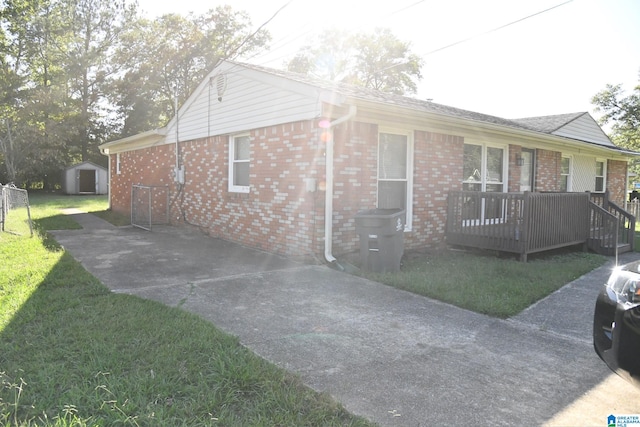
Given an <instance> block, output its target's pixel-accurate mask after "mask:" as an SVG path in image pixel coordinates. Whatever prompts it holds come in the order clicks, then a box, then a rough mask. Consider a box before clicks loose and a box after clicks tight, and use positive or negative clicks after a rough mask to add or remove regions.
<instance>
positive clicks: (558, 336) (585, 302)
mask: <svg viewBox="0 0 640 427" xmlns="http://www.w3.org/2000/svg"><path fill="white" fill-rule="evenodd" d="M74 219H76V220H77V221H78V222H79V223H80V224H81V225H82V226H83V227H84V229H82V230H68V231H57V232H55V233H53V234H54V236H55V238H56V240H57V241H58V242H59V243H60V244H61V245H62V246H64V247H65V249H66V250H67V251H68V252H69V253H70V254H71V255H73V256H74V257H75V258H76V259H78V260H79V261H80V262H81V263H82V264H83V265H84V266H85V267H86V268H87V269H88V270H89V271H90V272H91V273H93V274H94V275H95V276H96V277H98V278H99V279H100V280H101V281H102V282H103V283H104V284H105V285H106V286H108V287H109V288H110V289H112V290H113V291H114V292H121V293H127V294H132V295H137V296H140V297H143V298H148V299H153V300H158V301H161V302H163V303H165V304H167V305H170V306H177V305H179V306H181V307H182V308H184V309H185V310H189V311H192V312H194V313H197V314H199V315H200V316H202V317H203V318H205V319H207V320H210V321H211V322H212V323H214V324H215V325H216V326H217V327H219V328H221V329H222V330H224V331H226V332H229V333H231V334H234V335H236V336H238V337H239V338H240V340H241V342H242V343H243V344H244V345H246V346H247V347H249V348H250V349H251V350H253V351H254V352H255V353H257V354H259V355H260V356H262V357H264V358H266V359H268V360H270V361H272V362H273V363H275V364H277V365H279V366H281V367H283V368H286V369H288V370H290V371H292V372H295V373H297V374H299V375H300V376H301V378H302V379H303V381H304V382H305V383H306V384H307V385H309V386H310V387H312V388H313V389H315V390H318V391H321V392H326V393H329V394H331V395H332V396H334V397H335V398H336V399H337V400H338V401H340V402H341V403H342V404H344V405H345V407H346V408H347V409H348V410H350V411H351V412H353V413H355V414H358V415H362V416H364V417H366V418H368V419H371V420H373V421H375V422H377V423H379V424H380V425H382V426H431V425H474V426H475V425H491V426H496V425H542V424H545V423H547V424H549V425H595V426H603V425H606V417H607V416H608V415H610V414H629V413H631V414H634V413H640V403H638V402H639V401H638V394H634V393H637V392H636V391H635V389H633V388H631V386H627V384H626V383H625V382H624V381H622V380H620V379H618V378H617V377H616V376H615V375H613V376H612V375H611V373H610V372H609V370H608V368H607V367H606V366H605V365H604V364H603V363H602V362H601V361H600V360H599V359H598V357H597V356H596V354H595V352H594V351H593V347H592V344H591V322H592V310H593V307H594V303H595V298H596V295H597V293H598V290H599V287H600V285H601V283H603V281H604V280H605V279H606V277H607V275H608V271H609V269H610V267H611V266H607V267H603V268H601V269H598V270H596V271H594V272H593V273H591V274H589V275H587V276H584V277H582V278H580V279H578V280H576V281H574V282H572V283H570V284H569V285H567V286H566V287H564V288H562V289H561V290H559V291H558V292H556V293H555V294H553V295H551V296H549V297H548V298H547V299H545V300H544V301H541V302H539V303H537V304H536V305H534V306H532V307H530V308H529V309H527V310H525V311H524V312H523V313H521V314H520V315H518V316H516V317H514V318H512V319H509V320H499V319H493V318H490V317H487V316H483V315H479V314H476V313H473V312H469V311H466V310H462V309H459V308H456V307H452V306H450V305H447V304H443V303H440V302H437V301H434V300H431V299H428V298H424V297H420V296H416V295H413V294H410V293H407V292H404V291H400V290H396V289H393V288H390V287H387V286H384V285H381V284H378V283H375V282H371V281H368V280H364V279H361V278H358V277H354V276H350V275H347V274H344V273H340V272H337V271H334V270H331V269H329V268H326V267H323V266H312V265H302V264H297V263H295V262H292V261H290V260H288V259H285V258H281V257H278V256H274V255H269V254H265V253H262V252H259V251H254V250H250V249H247V248H243V247H240V246H237V245H234V244H232V243H229V242H226V241H222V240H219V239H213V238H210V237H206V236H203V235H202V234H200V233H197V232H195V231H193V230H186V229H183V228H173V227H158V228H154V230H153V231H152V232H146V231H142V230H139V229H135V228H131V227H121V228H115V227H112V226H111V225H109V224H108V223H106V222H104V221H102V220H100V219H98V218H96V217H95V216H93V215H87V214H75V215H74ZM633 256H637V255H636V254H633V255H631V256H627V257H625V259H624V261H626V260H629V259H630V257H633ZM601 384H605V385H606V386H605V388H604V389H602V387H603V386H602V385H601Z"/></svg>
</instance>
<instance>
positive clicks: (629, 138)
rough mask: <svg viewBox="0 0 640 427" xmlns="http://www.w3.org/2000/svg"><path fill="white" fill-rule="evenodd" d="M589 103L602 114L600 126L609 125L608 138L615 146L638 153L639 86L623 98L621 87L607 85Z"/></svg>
mask: <svg viewBox="0 0 640 427" xmlns="http://www.w3.org/2000/svg"><path fill="white" fill-rule="evenodd" d="M591 103H592V104H594V105H595V106H596V108H595V111H596V112H601V113H603V116H602V117H601V119H600V124H601V125H607V124H611V131H612V133H611V135H610V137H611V139H612V141H613V142H614V143H615V144H616V145H618V146H620V147H623V148H627V149H630V150H635V151H640V85H638V86H636V87H635V88H634V89H633V92H632V93H631V94H630V95H627V96H625V94H624V92H623V90H622V85H610V84H608V85H607V86H606V88H605V89H604V90H603V91H601V92H599V93H597V94H596V95H595V96H594V97H593V98H592V99H591Z"/></svg>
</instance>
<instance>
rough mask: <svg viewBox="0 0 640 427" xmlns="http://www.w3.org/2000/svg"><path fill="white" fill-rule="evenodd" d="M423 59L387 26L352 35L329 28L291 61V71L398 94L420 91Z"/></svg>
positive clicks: (288, 65)
mask: <svg viewBox="0 0 640 427" xmlns="http://www.w3.org/2000/svg"><path fill="white" fill-rule="evenodd" d="M421 67H422V59H420V57H418V56H417V55H415V54H412V53H410V45H409V44H408V43H406V42H402V41H401V40H399V39H398V38H397V37H395V36H394V35H393V34H392V33H391V31H390V30H388V29H377V30H375V31H374V32H373V33H371V34H366V33H359V34H355V35H349V33H346V32H340V31H337V30H328V31H325V32H324V33H322V34H321V35H320V36H319V38H318V40H317V41H316V42H315V43H313V44H311V45H307V46H305V47H303V48H302V49H301V50H300V51H299V52H298V53H297V54H296V56H295V57H294V58H293V59H291V60H290V61H289V63H288V64H287V69H288V70H289V71H294V72H300V73H303V74H308V75H314V76H316V77H319V78H323V79H327V80H333V81H341V82H345V83H350V84H355V85H359V86H364V87H367V88H371V89H377V90H381V91H383V92H390V93H395V94H400V95H404V94H409V93H415V92H416V91H417V85H416V80H419V79H421V78H422V75H421V73H420V69H421Z"/></svg>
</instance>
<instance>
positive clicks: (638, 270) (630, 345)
mask: <svg viewBox="0 0 640 427" xmlns="http://www.w3.org/2000/svg"><path fill="white" fill-rule="evenodd" d="M593 346H594V347H595V350H596V353H598V355H599V356H600V358H601V359H602V360H603V361H604V362H605V363H606V364H607V365H609V368H611V370H613V371H614V372H615V373H617V374H618V375H620V376H621V377H624V378H625V379H627V380H630V381H631V382H633V383H634V384H635V385H636V386H638V387H640V261H635V262H632V263H629V264H626V265H624V266H621V267H617V268H616V269H615V270H614V271H613V273H611V276H610V277H609V280H608V281H607V283H606V284H605V285H604V287H603V289H602V291H601V292H600V294H599V295H598V299H597V301H596V308H595V313H594V316H593Z"/></svg>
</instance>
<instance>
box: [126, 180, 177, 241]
mask: <svg viewBox="0 0 640 427" xmlns="http://www.w3.org/2000/svg"><path fill="white" fill-rule="evenodd" d="M168 223H169V187H167V186H152V185H137V184H134V185H133V186H132V187H131V225H133V226H134V227H139V228H142V229H144V230H148V231H151V228H152V226H153V225H161V224H168Z"/></svg>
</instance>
